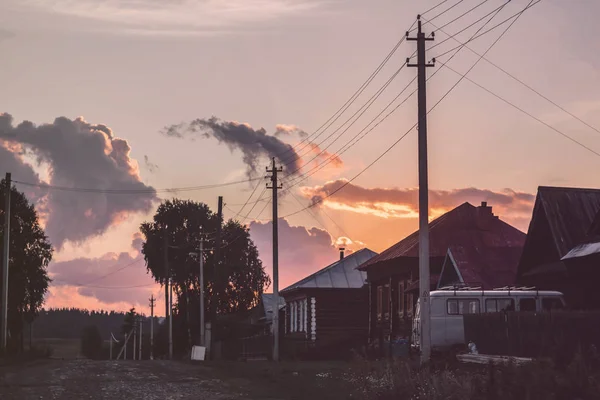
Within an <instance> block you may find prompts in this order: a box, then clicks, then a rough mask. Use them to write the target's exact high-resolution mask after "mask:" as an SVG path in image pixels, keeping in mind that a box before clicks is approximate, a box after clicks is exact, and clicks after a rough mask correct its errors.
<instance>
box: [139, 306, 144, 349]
mask: <svg viewBox="0 0 600 400" xmlns="http://www.w3.org/2000/svg"><path fill="white" fill-rule="evenodd" d="M143 323H144V320H143V317H142V316H141V315H140V350H139V357H138V360H141V359H142V337H144V335H143V334H142V327H143Z"/></svg>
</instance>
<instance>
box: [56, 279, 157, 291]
mask: <svg viewBox="0 0 600 400" xmlns="http://www.w3.org/2000/svg"><path fill="white" fill-rule="evenodd" d="M60 282H63V283H65V284H67V285H70V286H77V287H85V288H91V289H117V290H118V289H136V288H143V287H150V286H154V285H157V283H148V284H145V285H132V286H94V285H82V284H79V283H69V282H64V281H60Z"/></svg>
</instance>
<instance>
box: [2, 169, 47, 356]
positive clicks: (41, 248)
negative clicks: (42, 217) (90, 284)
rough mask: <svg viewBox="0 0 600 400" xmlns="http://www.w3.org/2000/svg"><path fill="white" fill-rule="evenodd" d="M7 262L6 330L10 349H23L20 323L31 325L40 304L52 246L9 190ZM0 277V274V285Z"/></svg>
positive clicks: (28, 209)
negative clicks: (8, 250)
mask: <svg viewBox="0 0 600 400" xmlns="http://www.w3.org/2000/svg"><path fill="white" fill-rule="evenodd" d="M5 191H6V185H5V183H4V180H2V181H0V211H1V212H0V221H4V215H5V213H4V205H5V202H4V198H5ZM10 207H11V216H10V217H11V218H10V260H9V274H8V287H9V291H8V329H9V332H10V338H11V340H10V348H11V349H13V350H14V349H17V348H21V350H22V349H23V323H24V322H29V323H31V322H32V321H33V320H34V319H35V317H36V316H37V314H38V312H39V310H40V309H41V307H42V304H43V303H44V296H45V294H46V292H47V291H48V284H49V283H50V278H49V277H48V271H47V267H48V264H49V263H50V261H51V260H52V253H53V249H52V245H51V244H50V242H49V241H48V238H47V237H46V234H45V233H44V230H43V229H42V228H41V227H40V224H39V220H38V215H37V212H36V211H35V208H34V206H33V204H31V203H29V201H28V200H27V198H26V197H25V195H24V194H23V193H21V192H19V191H17V190H16V188H15V187H11V205H10ZM3 252H4V224H3V223H1V224H0V254H3ZM1 284H2V276H1V274H0V285H1Z"/></svg>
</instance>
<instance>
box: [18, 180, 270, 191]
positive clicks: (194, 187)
mask: <svg viewBox="0 0 600 400" xmlns="http://www.w3.org/2000/svg"><path fill="white" fill-rule="evenodd" d="M260 179H262V178H250V179H245V180H240V181H234V182H226V183H217V184H211V185H200V186H187V187H179V188H167V189H139V190H136V189H93V188H79V187H67V186H56V185H47V184H42V183H29V182H23V181H13V182H14V183H17V184H20V185H25V186H32V187H39V188H41V189H51V190H61V191H67V192H81V193H101V194H154V193H161V192H189V191H194V190H203V189H214V188H219V187H224V186H232V185H238V184H241V183H248V182H254V181H257V180H260Z"/></svg>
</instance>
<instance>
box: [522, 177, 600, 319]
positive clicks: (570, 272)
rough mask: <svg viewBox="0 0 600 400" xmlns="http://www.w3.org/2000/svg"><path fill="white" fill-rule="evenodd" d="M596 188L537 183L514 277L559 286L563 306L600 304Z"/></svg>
mask: <svg viewBox="0 0 600 400" xmlns="http://www.w3.org/2000/svg"><path fill="white" fill-rule="evenodd" d="M599 280H600V190H598V189H584V188H564V187H548V186H541V187H539V188H538V193H537V197H536V200H535V206H534V208H533V215H532V217H531V222H530V224H529V230H528V232H527V240H526V242H525V247H524V249H523V255H522V256H521V260H520V261H519V268H518V282H519V284H522V285H527V286H535V287H536V288H538V289H541V290H558V291H560V292H562V293H563V294H564V295H565V301H566V302H567V306H569V307H571V308H575V309H580V310H586V309H600V296H598V281H599Z"/></svg>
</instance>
